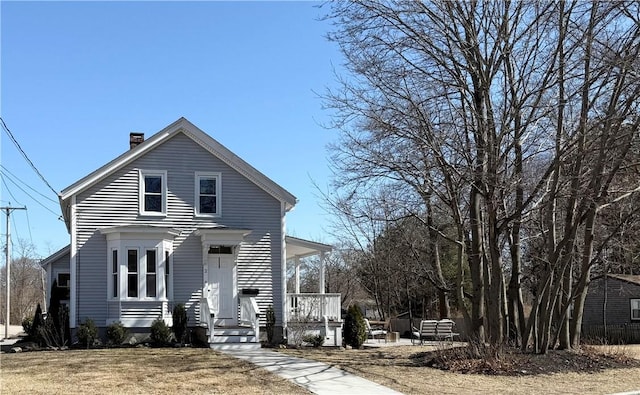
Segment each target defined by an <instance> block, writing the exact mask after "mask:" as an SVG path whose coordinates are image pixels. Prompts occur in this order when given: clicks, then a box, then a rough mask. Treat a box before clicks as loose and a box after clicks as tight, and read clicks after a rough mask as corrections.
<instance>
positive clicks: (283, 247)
mask: <svg viewBox="0 0 640 395" xmlns="http://www.w3.org/2000/svg"><path fill="white" fill-rule="evenodd" d="M286 214H287V208H286V203H285V202H281V203H280V221H281V222H280V224H281V225H280V260H281V263H280V265H281V266H280V284H281V286H280V288H281V289H282V295H281V302H280V306H281V309H282V310H281V311H282V313H281V314H280V319H281V320H282V337H283V338H287V320H288V317H287V244H286V234H287V220H286V217H285V216H286Z"/></svg>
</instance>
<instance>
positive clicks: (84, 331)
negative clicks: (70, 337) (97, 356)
mask: <svg viewBox="0 0 640 395" xmlns="http://www.w3.org/2000/svg"><path fill="white" fill-rule="evenodd" d="M76 337H77V338H78V343H80V344H81V345H82V346H84V347H87V348H89V347H91V346H93V345H94V343H95V341H96V339H97V338H98V328H97V327H96V324H95V322H93V320H92V319H91V318H87V319H86V320H84V322H83V323H82V324H80V326H79V327H78V332H77V333H76Z"/></svg>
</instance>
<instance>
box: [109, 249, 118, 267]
mask: <svg viewBox="0 0 640 395" xmlns="http://www.w3.org/2000/svg"><path fill="white" fill-rule="evenodd" d="M111 257H112V258H111V273H118V250H113V251H112V252H111Z"/></svg>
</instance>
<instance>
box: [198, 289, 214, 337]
mask: <svg viewBox="0 0 640 395" xmlns="http://www.w3.org/2000/svg"><path fill="white" fill-rule="evenodd" d="M212 313H213V306H212V305H211V301H210V300H209V298H201V299H200V322H202V323H203V324H206V325H207V328H208V330H209V342H210V343H211V342H213V336H214V327H213V322H214V318H215V317H214V315H213V314H212Z"/></svg>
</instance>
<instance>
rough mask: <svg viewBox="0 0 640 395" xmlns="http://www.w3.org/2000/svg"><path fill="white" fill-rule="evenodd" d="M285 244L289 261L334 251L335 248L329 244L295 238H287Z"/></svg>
mask: <svg viewBox="0 0 640 395" xmlns="http://www.w3.org/2000/svg"><path fill="white" fill-rule="evenodd" d="M285 242H286V245H287V259H293V258H294V257H298V258H304V257H307V256H311V255H316V254H319V253H323V252H331V250H333V247H332V246H330V245H329V244H323V243H318V242H315V241H310V240H304V239H299V238H297V237H293V236H286V237H285Z"/></svg>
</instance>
